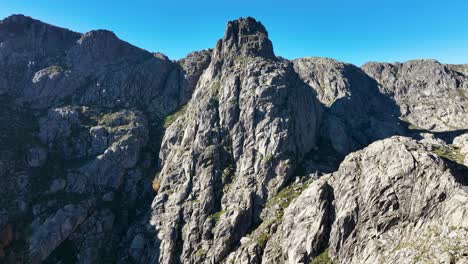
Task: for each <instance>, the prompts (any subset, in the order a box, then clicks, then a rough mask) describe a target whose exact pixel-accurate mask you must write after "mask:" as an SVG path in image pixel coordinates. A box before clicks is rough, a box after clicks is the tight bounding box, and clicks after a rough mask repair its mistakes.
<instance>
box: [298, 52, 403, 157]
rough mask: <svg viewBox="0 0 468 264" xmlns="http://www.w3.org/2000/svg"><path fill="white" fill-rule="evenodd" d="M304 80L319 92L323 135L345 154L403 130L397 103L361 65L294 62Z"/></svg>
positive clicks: (316, 60) (315, 60) (308, 60)
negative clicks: (321, 105)
mask: <svg viewBox="0 0 468 264" xmlns="http://www.w3.org/2000/svg"><path fill="white" fill-rule="evenodd" d="M293 63H294V69H295V70H296V71H297V73H298V74H299V76H300V77H301V79H303V80H304V82H306V83H307V84H308V85H309V86H310V87H312V88H313V89H314V90H315V91H316V92H317V97H318V98H319V100H320V101H321V102H322V103H323V105H324V108H325V113H324V118H323V121H322V125H321V137H322V138H323V139H324V140H327V141H329V142H330V144H331V146H332V147H333V149H335V150H336V152H338V153H339V154H341V155H343V156H344V155H346V154H348V153H350V152H351V151H355V150H358V149H361V148H363V147H365V146H367V145H368V144H369V143H371V142H373V141H376V140H379V139H383V138H387V137H389V136H392V135H396V134H403V133H404V129H403V126H402V125H401V124H400V122H399V120H398V116H399V109H398V107H397V106H396V104H395V102H394V101H392V100H391V99H389V98H388V97H386V96H384V95H383V94H381V93H380V91H379V87H378V84H377V82H376V81H375V80H374V79H372V78H370V77H369V76H368V75H367V74H365V73H364V72H363V71H362V70H361V69H359V68H358V67H356V66H354V65H351V64H347V63H342V62H338V61H335V60H332V59H325V58H303V59H297V60H294V61H293Z"/></svg>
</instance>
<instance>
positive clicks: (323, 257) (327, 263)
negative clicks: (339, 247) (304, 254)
mask: <svg viewBox="0 0 468 264" xmlns="http://www.w3.org/2000/svg"><path fill="white" fill-rule="evenodd" d="M310 264H334V262H333V261H332V260H331V259H330V256H328V248H327V249H325V251H323V252H322V254H320V255H318V256H317V257H315V258H314V259H313V260H312V261H311V262H310Z"/></svg>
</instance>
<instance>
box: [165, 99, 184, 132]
mask: <svg viewBox="0 0 468 264" xmlns="http://www.w3.org/2000/svg"><path fill="white" fill-rule="evenodd" d="M187 106H188V105H187V104H186V105H184V106H182V107H181V108H180V109H179V110H178V111H177V112H175V113H173V114H171V115H168V116H166V118H164V125H163V127H164V128H168V127H169V126H170V125H172V123H174V122H175V121H176V120H177V118H179V117H180V116H182V115H184V114H185V112H186V111H187Z"/></svg>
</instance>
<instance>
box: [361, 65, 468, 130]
mask: <svg viewBox="0 0 468 264" xmlns="http://www.w3.org/2000/svg"><path fill="white" fill-rule="evenodd" d="M362 69H363V70H364V71H365V72H366V73H367V74H368V75H369V76H371V77H372V78H374V79H375V80H376V81H377V82H378V83H379V84H380V90H381V91H382V93H384V94H387V95H389V96H391V97H392V98H394V100H395V101H396V103H397V104H398V105H399V106H400V112H401V117H402V119H403V120H406V121H407V122H409V123H411V124H412V125H413V127H414V128H416V129H425V130H430V131H448V130H459V129H468V110H467V109H468V77H467V72H466V70H465V69H466V65H445V64H441V63H439V62H438V61H435V60H414V61H408V62H405V63H393V64H390V63H375V62H371V63H368V64H365V65H364V66H362Z"/></svg>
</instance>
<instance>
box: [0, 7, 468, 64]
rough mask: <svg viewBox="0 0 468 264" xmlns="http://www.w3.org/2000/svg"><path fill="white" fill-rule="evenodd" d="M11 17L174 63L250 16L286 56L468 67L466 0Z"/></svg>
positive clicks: (36, 10) (37, 12) (38, 10)
mask: <svg viewBox="0 0 468 264" xmlns="http://www.w3.org/2000/svg"><path fill="white" fill-rule="evenodd" d="M13 13H21V14H25V15H28V16H31V17H34V18H37V19H40V20H43V21H45V22H48V23H51V24H54V25H58V26H61V27H66V28H70V29H72V30H75V31H79V32H86V31H89V30H92V29H101V28H104V29H109V30H112V31H114V32H115V33H116V34H117V35H118V36H119V37H120V38H121V39H124V40H126V41H128V42H130V43H132V44H134V45H136V46H139V47H142V48H144V49H146V50H149V51H159V52H163V53H164V54H166V55H168V56H169V57H170V58H171V59H179V58H181V57H184V56H185V55H186V54H187V53H189V52H191V51H194V50H200V49H204V48H212V47H214V45H215V42H216V40H217V39H219V38H220V37H222V35H223V32H224V28H225V26H226V22H227V21H228V20H232V19H236V18H238V17H244V16H252V17H254V18H256V19H258V20H260V21H261V22H262V23H263V24H264V25H265V26H266V28H267V30H268V31H269V33H270V38H271V40H272V41H273V45H274V49H275V53H276V54H277V55H280V56H283V57H286V58H288V59H293V58H298V57H306V56H320V57H331V58H335V59H337V60H341V61H345V62H351V63H354V64H356V65H361V64H363V63H365V62H367V61H389V62H395V61H406V60H409V59H417V58H434V59H437V60H439V61H441V62H444V63H468V1H467V0H438V1H435V0H425V1H424V0H380V1H379V0H372V1H371V0H341V1H338V0H321V1H317V0H300V1H298V0H282V1H277V0H268V1H266V0H265V1H256V0H233V1H225V0H217V1H204V0H191V1H181V0H166V1H158V0H153V1H150V0H132V1H117V0H115V1H110V0H82V1H79V0H76V1H72V0H70V1H68V0H0V17H1V18H3V17H6V16H8V15H10V14H13Z"/></svg>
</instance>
